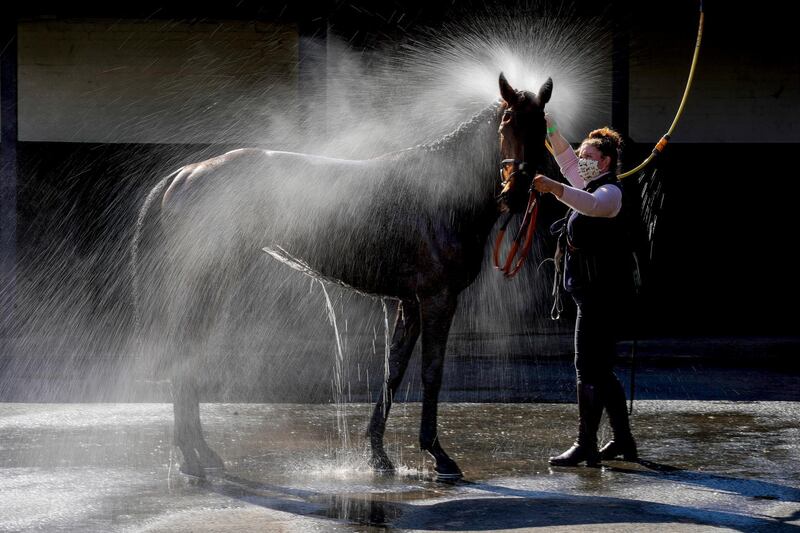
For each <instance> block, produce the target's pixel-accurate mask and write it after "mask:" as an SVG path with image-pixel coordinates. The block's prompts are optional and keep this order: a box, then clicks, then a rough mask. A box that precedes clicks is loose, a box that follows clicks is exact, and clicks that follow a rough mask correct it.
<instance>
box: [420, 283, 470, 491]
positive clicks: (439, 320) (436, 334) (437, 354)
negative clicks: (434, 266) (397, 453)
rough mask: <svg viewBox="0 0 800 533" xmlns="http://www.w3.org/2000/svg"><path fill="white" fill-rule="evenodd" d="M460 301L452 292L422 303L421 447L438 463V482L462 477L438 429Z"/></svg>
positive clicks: (443, 293)
mask: <svg viewBox="0 0 800 533" xmlns="http://www.w3.org/2000/svg"><path fill="white" fill-rule="evenodd" d="M456 303H457V298H456V295H455V294H453V293H452V292H451V291H449V290H446V291H442V292H441V293H439V294H437V295H435V296H433V297H430V298H425V299H424V300H422V301H421V313H420V316H421V320H422V386H423V392H422V421H421V424H420V432H419V444H420V447H421V448H422V449H423V450H425V451H426V452H428V453H430V454H431V455H432V456H433V458H434V460H435V461H436V467H435V470H436V473H437V474H438V477H439V479H443V480H454V479H460V478H461V477H463V474H462V473H461V470H460V469H459V468H458V465H457V464H456V462H455V461H453V460H452V459H451V458H450V457H449V456H448V455H447V454H446V453H445V451H444V450H443V449H442V446H441V444H440V443H439V436H438V429H437V412H438V405H439V390H440V389H441V386H442V372H443V370H444V354H445V348H446V347H447V335H448V333H449V332H450V325H451V324H452V322H453V315H454V314H455V310H456Z"/></svg>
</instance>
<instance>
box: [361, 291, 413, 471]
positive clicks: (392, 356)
mask: <svg viewBox="0 0 800 533" xmlns="http://www.w3.org/2000/svg"><path fill="white" fill-rule="evenodd" d="M419 332H420V329H419V304H417V302H416V301H414V300H404V301H402V302H400V306H399V307H398V309H397V319H396V320H395V323H394V333H393V334H392V345H391V347H390V349H389V375H388V377H387V379H386V382H385V383H384V384H383V394H381V397H380V398H378V402H377V403H376V404H375V410H374V411H373V412H372V419H371V420H370V423H369V428H368V429H367V433H368V435H369V441H370V445H371V447H372V457H371V459H370V465H371V466H372V467H373V468H374V469H375V470H377V471H382V472H391V471H393V470H394V465H393V464H392V462H391V461H390V460H389V456H388V455H386V451H384V449H383V435H384V433H385V432H386V419H387V418H388V417H389V410H390V409H391V407H392V400H393V398H394V394H395V392H397V389H398V388H399V387H400V383H401V382H402V381H403V375H404V374H405V372H406V368H407V367H408V360H409V359H410V358H411V353H412V352H413V351H414V344H415V343H416V342H417V338H419Z"/></svg>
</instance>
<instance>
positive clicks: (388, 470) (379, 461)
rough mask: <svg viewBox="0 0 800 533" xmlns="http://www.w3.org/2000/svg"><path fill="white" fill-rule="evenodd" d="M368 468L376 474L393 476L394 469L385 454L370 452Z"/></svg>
mask: <svg viewBox="0 0 800 533" xmlns="http://www.w3.org/2000/svg"><path fill="white" fill-rule="evenodd" d="M369 466H371V467H372V470H373V471H374V472H375V473H376V474H394V473H395V468H394V465H393V464H392V461H390V460H389V456H388V455H386V453H385V452H372V457H370V459H369Z"/></svg>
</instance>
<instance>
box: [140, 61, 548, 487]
mask: <svg viewBox="0 0 800 533" xmlns="http://www.w3.org/2000/svg"><path fill="white" fill-rule="evenodd" d="M551 92H552V81H551V80H549V79H548V80H547V82H545V83H544V85H542V87H541V88H540V90H539V92H538V93H537V94H534V93H531V92H525V91H516V90H514V89H513V88H512V87H511V86H510V85H509V84H508V82H507V81H506V79H505V77H503V75H502V74H501V75H500V95H501V100H500V101H499V102H498V103H495V104H493V105H492V106H490V107H488V108H486V109H485V110H483V111H482V112H480V113H478V114H477V115H475V116H474V117H473V118H472V119H471V120H469V121H467V122H465V123H463V124H462V125H460V126H459V127H458V128H457V129H456V130H455V131H453V132H452V133H451V134H449V135H447V136H445V137H443V138H442V139H440V140H438V141H436V142H434V143H431V144H427V145H421V146H417V147H414V148H410V149H407V150H403V151H400V152H394V153H391V154H387V155H384V156H381V157H377V158H374V159H369V160H359V161H351V160H340V159H332V158H327V157H319V156H313V155H307V154H299V153H290V152H277V151H269V150H261V149H241V150H234V151H232V152H228V153H226V154H224V155H221V156H219V157H215V158H212V159H209V160H206V161H202V162H199V163H194V164H189V165H186V166H184V167H182V168H180V169H178V170H177V171H176V172H174V173H172V174H171V175H169V176H167V177H166V178H164V179H163V180H162V181H161V182H159V183H158V184H157V185H156V187H155V188H154V189H153V190H152V191H151V192H150V194H149V196H148V197H147V199H146V201H145V203H144V205H143V207H142V208H141V210H140V213H139V220H138V225H137V229H136V234H135V238H134V243H133V249H132V266H133V269H134V292H135V295H136V299H137V324H138V325H139V331H140V338H141V339H143V342H146V343H150V345H153V346H155V347H156V348H155V349H156V351H159V352H161V354H163V355H166V356H168V357H166V358H165V359H168V362H169V369H168V370H165V371H168V372H169V375H170V378H171V383H172V391H173V404H174V439H175V444H176V445H177V446H178V447H179V448H180V450H181V452H182V455H183V463H182V465H181V471H183V472H185V473H187V474H190V475H195V476H200V477H202V476H203V475H204V470H205V469H206V468H221V467H222V466H223V462H222V460H221V459H220V457H219V456H218V455H217V454H216V453H215V452H214V451H213V450H212V449H211V448H210V447H209V446H208V444H207V443H206V441H205V439H204V437H203V433H202V429H201V423H200V412H199V405H198V402H199V386H198V380H201V379H202V376H197V375H196V374H197V372H196V371H195V368H194V364H193V363H192V356H197V354H199V353H203V352H205V353H208V352H209V351H210V350H211V349H212V348H211V341H210V339H211V338H212V336H213V335H214V328H215V323H216V322H215V321H216V320H217V319H218V316H219V315H220V314H222V313H225V312H229V311H230V309H231V306H235V305H236V303H235V300H234V298H233V297H232V296H231V295H232V294H234V293H235V292H236V287H237V284H240V283H241V280H242V279H246V278H247V277H248V276H252V275H253V274H254V273H256V272H258V271H259V270H264V261H266V259H265V258H264V253H263V252H262V251H261V250H262V248H263V249H265V250H266V251H268V252H269V253H270V254H272V255H273V256H274V257H277V258H279V259H281V260H283V261H284V262H287V263H290V264H293V265H294V266H296V267H297V266H298V265H302V268H304V269H306V270H307V271H308V272H310V273H312V274H314V275H317V276H320V277H324V278H327V279H330V280H336V281H338V282H340V283H342V284H345V285H347V286H349V287H352V288H354V289H356V290H358V291H361V292H363V293H368V294H373V295H378V296H381V297H385V298H392V299H396V300H398V301H399V305H398V312H397V318H396V321H395V325H394V333H393V336H392V342H391V348H390V356H389V369H388V379H387V380H386V382H385V384H384V387H385V389H384V394H383V395H382V397H381V399H379V400H378V402H377V404H376V406H375V410H374V413H373V415H372V418H371V421H370V423H369V428H368V434H369V437H370V444H371V447H372V458H371V460H370V463H371V465H372V466H373V467H374V468H375V469H376V470H379V471H391V470H393V465H392V463H391V461H390V460H389V457H388V456H387V454H386V453H385V451H384V447H383V435H384V431H385V428H386V419H387V417H388V414H389V409H390V407H391V404H392V398H393V396H394V394H395V392H396V391H397V389H398V386H399V385H400V382H401V380H402V379H403V374H404V373H405V370H406V367H407V364H408V361H409V358H410V356H411V353H412V350H413V348H414V345H415V343H416V341H417V339H418V338H419V337H420V336H421V337H422V384H423V402H422V420H421V427H420V446H421V448H422V449H423V450H426V451H427V452H429V453H430V454H431V455H432V456H433V458H434V460H435V461H436V466H435V470H436V472H437V473H438V474H439V476H440V477H441V478H450V479H455V478H459V477H461V471H460V470H459V468H458V466H457V465H456V463H455V462H454V461H453V460H452V459H451V458H450V457H448V455H447V454H446V453H445V451H444V450H443V449H442V446H441V443H440V441H439V438H438V435H437V402H438V396H439V389H440V386H441V381H442V369H443V363H444V355H445V346H446V343H447V337H448V331H449V328H450V324H451V321H452V318H453V315H454V313H455V310H456V303H457V298H458V295H459V293H461V291H463V290H464V289H465V288H466V287H468V286H469V285H470V284H471V283H472V282H473V281H474V280H475V278H476V277H477V275H478V273H479V271H480V268H481V265H482V262H483V256H484V249H485V247H486V240H487V237H488V235H489V233H490V231H491V229H492V227H493V226H494V224H495V222H496V220H497V218H498V216H499V215H500V213H501V211H502V210H509V209H511V210H512V211H513V210H519V209H524V207H525V202H526V200H527V196H528V188H529V186H530V181H531V176H530V175H528V174H527V173H525V172H517V170H519V163H521V162H523V161H524V162H526V164H527V165H528V167H529V168H533V169H536V168H537V167H538V166H539V165H540V163H541V161H542V158H543V157H544V150H543V142H544V136H545V121H544V106H545V104H546V103H547V102H548V101H549V99H550V94H551ZM501 160H513V161H512V162H511V163H510V164H509V163H507V164H505V165H503V166H502V168H501V174H502V177H503V181H504V182H505V188H504V190H503V191H502V193H501V194H499V195H498V181H499V180H498V167H499V162H500V161H501ZM145 339H146V340H145Z"/></svg>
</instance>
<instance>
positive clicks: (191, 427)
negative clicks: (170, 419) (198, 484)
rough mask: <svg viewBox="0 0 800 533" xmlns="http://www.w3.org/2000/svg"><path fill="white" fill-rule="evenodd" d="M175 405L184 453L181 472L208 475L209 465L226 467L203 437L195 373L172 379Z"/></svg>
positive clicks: (178, 438) (178, 443) (177, 439)
mask: <svg viewBox="0 0 800 533" xmlns="http://www.w3.org/2000/svg"><path fill="white" fill-rule="evenodd" d="M172 405H173V411H174V417H175V423H174V425H175V429H174V439H175V445H176V446H178V447H179V448H180V450H181V453H182V454H183V463H181V469H180V470H181V472H183V473H184V474H188V475H191V476H197V477H205V469H206V468H224V463H223V461H222V459H221V458H220V456H219V455H217V454H216V452H214V450H212V449H211V448H210V447H209V446H208V443H207V442H206V440H205V438H204V437H203V427H202V425H201V423H200V397H199V394H198V390H197V383H196V381H195V379H194V378H192V377H187V376H183V377H179V378H173V379H172Z"/></svg>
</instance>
